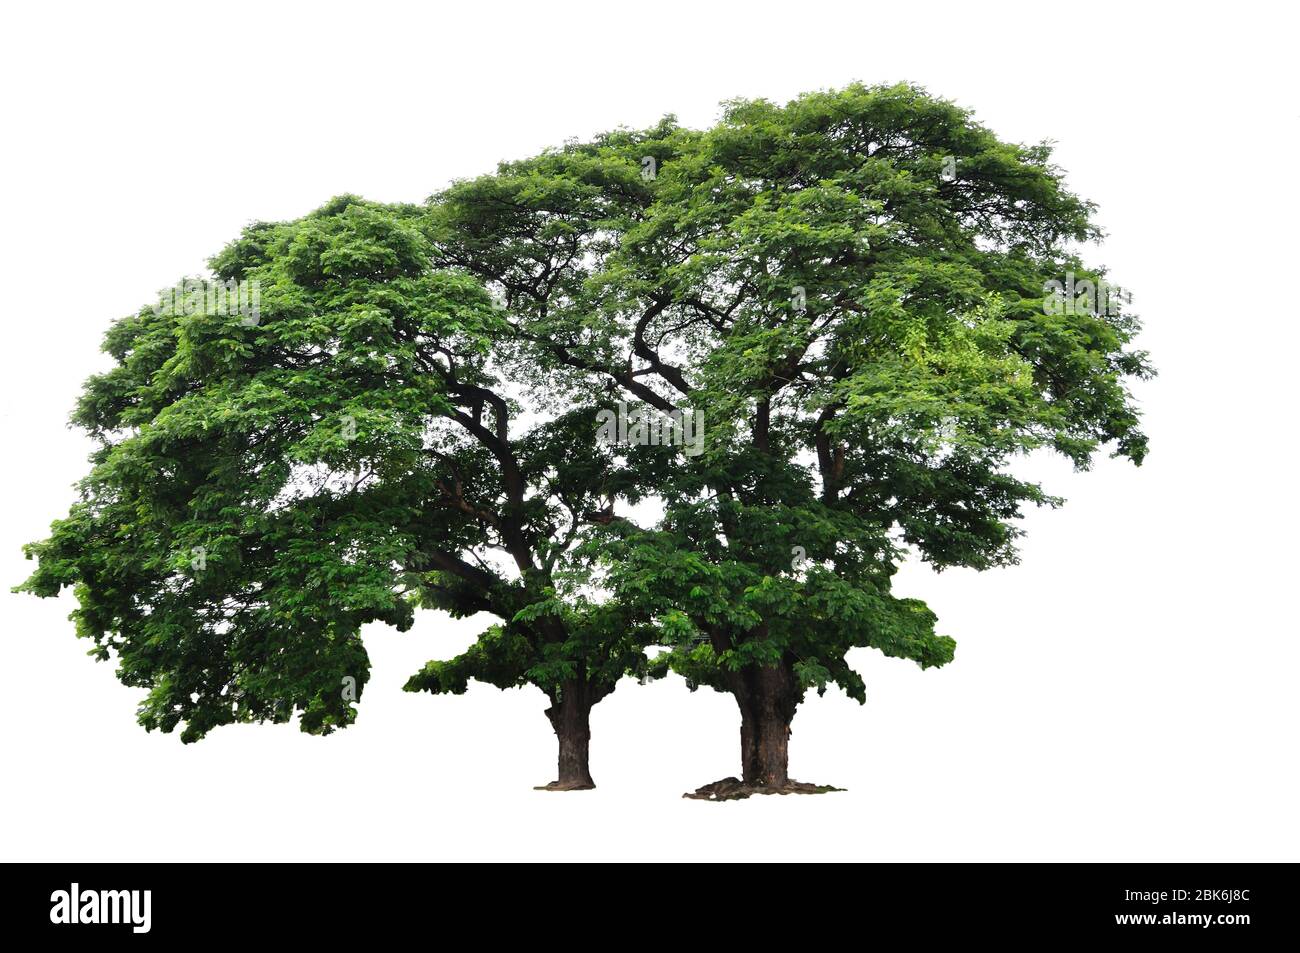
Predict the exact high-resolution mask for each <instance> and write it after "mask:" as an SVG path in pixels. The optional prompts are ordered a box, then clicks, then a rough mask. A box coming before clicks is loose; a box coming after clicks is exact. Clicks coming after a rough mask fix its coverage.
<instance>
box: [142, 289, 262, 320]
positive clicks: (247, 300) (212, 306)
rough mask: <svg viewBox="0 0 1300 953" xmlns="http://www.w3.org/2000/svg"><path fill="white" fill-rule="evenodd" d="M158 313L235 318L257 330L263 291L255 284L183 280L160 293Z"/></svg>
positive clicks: (260, 315) (260, 316)
mask: <svg viewBox="0 0 1300 953" xmlns="http://www.w3.org/2000/svg"><path fill="white" fill-rule="evenodd" d="M157 311H158V313H159V314H165V315H191V314H212V315H222V316H226V315H229V316H232V317H233V316H235V315H238V316H239V323H240V324H242V325H243V326H244V327H246V328H251V327H256V326H257V324H258V323H259V322H260V321H261V320H262V288H261V285H260V284H259V283H258V282H256V281H235V280H234V279H233V278H232V279H230V280H228V281H207V280H205V279H200V278H186V279H185V280H184V281H178V282H177V283H176V284H175V285H173V286H172V287H170V288H164V289H163V290H162V291H161V292H160V293H159V295H158V304H157Z"/></svg>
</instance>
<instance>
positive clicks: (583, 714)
mask: <svg viewBox="0 0 1300 953" xmlns="http://www.w3.org/2000/svg"><path fill="white" fill-rule="evenodd" d="M594 704H595V700H594V699H593V698H592V693H591V691H590V689H589V688H588V686H587V685H586V684H585V683H584V682H579V681H576V680H575V681H569V682H565V683H564V684H562V685H561V686H560V691H559V693H558V697H553V698H552V700H551V707H550V708H548V709H546V717H547V718H549V719H550V721H551V727H552V728H554V729H555V737H556V738H557V739H558V741H559V744H560V757H559V777H557V778H556V780H554V781H552V782H551V783H550V784H548V785H546V789H547V790H549V791H587V790H590V789H591V788H594V787H595V786H596V782H595V781H593V780H591V769H590V768H589V767H588V764H587V755H588V751H589V749H590V747H591V707H592V705H594Z"/></svg>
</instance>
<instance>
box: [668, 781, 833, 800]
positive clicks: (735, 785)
mask: <svg viewBox="0 0 1300 953" xmlns="http://www.w3.org/2000/svg"><path fill="white" fill-rule="evenodd" d="M843 790H844V788H835V787H831V786H830V785H829V784H808V783H807V782H805V781H786V782H784V783H783V784H758V783H756V782H749V781H741V780H740V779H739V778H723V779H722V780H721V781H714V782H713V783H712V784H706V785H704V787H702V788H696V789H695V790H694V791H693V792H688V793H686V794H683V795H682V797H686V798H692V799H693V800H696V801H740V800H743V799H745V798H747V797H749V796H750V795H753V794H827V793H829V792H831V791H843Z"/></svg>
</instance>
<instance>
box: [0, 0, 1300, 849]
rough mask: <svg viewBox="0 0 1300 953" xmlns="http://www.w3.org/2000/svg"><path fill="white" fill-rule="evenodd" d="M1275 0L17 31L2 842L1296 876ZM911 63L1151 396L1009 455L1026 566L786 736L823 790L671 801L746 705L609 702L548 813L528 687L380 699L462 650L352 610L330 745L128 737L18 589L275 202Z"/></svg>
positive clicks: (219, 737) (1293, 642)
mask: <svg viewBox="0 0 1300 953" xmlns="http://www.w3.org/2000/svg"><path fill="white" fill-rule="evenodd" d="M1285 6H1286V5H1285V4H1281V3H1268V4H1264V3H1261V4H1259V5H1253V4H1248V3H1233V4H1225V5H1222V8H1221V12H1212V11H1211V10H1210V9H1209V8H1208V7H1207V8H1200V7H1198V6H1197V5H1196V4H1169V5H1161V4H1155V3H1152V4H1143V3H1132V2H1130V3H1124V4H1118V5H1113V6H1112V5H1103V4H1096V3H1093V4H1084V5H1079V4H1069V5H1061V6H1060V7H1052V6H1050V5H1048V4H1044V3H1026V4H1014V5H1013V4H987V5H983V4H976V3H972V2H963V3H956V4H946V3H937V2H924V3H913V4H891V5H889V7H888V8H884V7H880V6H877V5H874V4H865V3H859V2H853V3H843V4H821V3H814V2H808V0H801V2H799V3H797V4H790V3H777V4H761V3H744V4H740V3H737V4H727V5H725V6H724V5H722V4H708V3H704V2H698V0H697V2H691V3H685V4H676V3H663V2H655V3H640V4H627V5H624V4H615V3H596V4H591V5H579V4H562V3H551V4H528V5H520V6H518V7H500V8H493V7H492V6H491V5H489V4H485V3H464V4H459V5H456V8H453V6H452V5H450V4H418V5H417V4H412V5H410V6H398V5H389V4H384V3H378V2H374V0H369V2H367V3H365V4H360V5H356V6H355V8H354V9H351V10H349V9H347V8H346V7H344V6H342V5H339V6H335V5H332V4H325V3H319V2H316V3H310V4H303V5H301V6H297V5H295V6H289V5H287V4H286V5H278V4H272V3H268V2H257V3H250V4H241V3H231V2H223V3H220V4H212V5H210V6H207V7H205V8H201V7H199V6H198V5H186V6H183V7H182V6H181V5H174V4H159V5H157V6H144V5H107V4H101V5H93V6H92V5H86V6H84V7H80V6H70V5H62V4H51V3H45V4H27V5H18V4H12V5H6V6H5V12H4V14H3V18H4V22H3V24H2V26H0V35H2V36H3V41H2V42H3V45H4V49H3V55H0V73H2V74H3V75H2V76H0V79H2V80H3V82H2V83H0V90H2V91H3V92H0V96H3V125H2V126H0V136H3V139H4V146H3V153H2V154H0V163H3V166H4V168H3V173H4V175H3V181H4V186H5V187H4V193H3V194H4V206H3V213H4V222H3V228H2V229H0V243H3V247H2V248H0V265H2V267H3V269H4V272H3V276H2V277H3V281H4V292H5V294H4V302H5V306H4V318H3V320H4V327H5V336H4V343H3V346H2V348H0V354H2V356H0V361H2V362H3V368H2V370H3V376H2V379H3V388H4V394H3V405H2V406H0V415H2V416H0V426H2V427H3V434H4V441H3V444H2V445H3V447H4V456H5V461H4V466H3V470H2V471H0V472H2V478H3V481H4V485H3V502H4V507H3V526H2V527H0V582H3V584H4V590H3V594H2V595H0V616H2V618H3V631H2V632H0V685H2V686H3V689H2V690H3V695H2V696H0V697H2V698H3V715H2V716H0V764H2V765H3V769H2V770H3V775H4V779H3V786H2V787H0V856H2V857H3V858H4V859H46V860H91V859H97V860H125V859H157V860H170V859H181V860H190V859H193V860H205V859H258V858H264V859H319V860H330V861H343V860H355V859H399V858H404V859H438V858H471V857H475V858H521V859H523V858H537V859H541V858H555V859H578V858H607V859H656V858H696V859H775V858H859V859H908V860H929V859H1024V860H1029V859H1045V860H1138V859H1142V860H1264V859H1279V860H1282V859H1285V860H1298V859H1300V821H1298V820H1297V812H1296V803H1297V795H1298V793H1300V792H1298V791H1297V781H1298V779H1300V767H1298V766H1297V742H1296V730H1297V725H1298V721H1300V719H1298V716H1300V704H1298V703H1297V692H1296V689H1295V684H1296V681H1297V678H1300V646H1298V644H1297V639H1296V622H1295V617H1294V614H1293V611H1292V605H1293V594H1294V580H1295V570H1296V565H1295V563H1296V556H1295V553H1296V548H1295V542H1296V528H1297V527H1296V513H1295V498H1294V495H1293V491H1294V488H1295V481H1296V471H1295V463H1296V454H1295V434H1296V425H1295V415H1294V413H1293V407H1294V403H1295V401H1294V382H1295V380H1296V366H1297V351H1296V345H1297V333H1296V318H1297V307H1296V276H1295V267H1296V259H1295V252H1296V244H1297V243H1296V238H1295V229H1296V223H1297V215H1296V212H1297V208H1296V205H1297V201H1296V194H1297V182H1298V181H1300V173H1298V172H1297V162H1300V151H1298V150H1300V101H1297V97H1296V95H1295V94H1296V92H1297V89H1298V88H1300V85H1298V84H1297V83H1296V79H1297V70H1296V68H1295V50H1294V46H1293V44H1294V42H1295V37H1296V29H1295V28H1296V23H1295V22H1294V21H1291V22H1284V17H1285V16H1286V14H1285V13H1284V12H1283V11H1284V7H1285ZM854 79H862V80H864V81H867V82H893V81H897V80H911V81H915V82H919V83H921V84H923V85H924V86H926V87H927V88H928V89H929V90H930V91H931V92H932V93H935V94H938V95H942V96H946V97H949V98H952V99H954V100H956V101H957V102H959V103H960V104H962V105H966V106H971V107H974V108H975V109H976V111H977V116H978V118H979V119H981V120H982V121H983V122H985V123H987V124H988V125H989V126H991V128H992V129H993V130H994V131H996V132H997V133H998V134H999V135H1000V136H1002V137H1003V138H1008V139H1012V140H1017V141H1024V142H1034V141H1038V140H1040V139H1043V138H1049V139H1053V140H1055V141H1056V142H1057V143H1058V151H1057V154H1056V160H1057V162H1058V163H1059V164H1060V165H1061V166H1063V167H1064V168H1065V169H1067V170H1068V173H1069V178H1068V181H1069V183H1070V185H1071V187H1072V188H1073V189H1075V190H1076V191H1077V192H1079V193H1081V194H1082V195H1084V196H1085V197H1088V198H1091V199H1093V200H1095V201H1096V202H1098V203H1099V205H1100V221H1101V224H1102V225H1103V227H1105V228H1106V229H1107V231H1108V232H1109V236H1110V237H1109V238H1108V239H1107V240H1106V242H1105V243H1104V245H1103V246H1102V247H1101V248H1100V249H1098V250H1096V251H1095V252H1094V253H1091V255H1090V257H1091V258H1092V259H1093V260H1096V261H1101V262H1104V263H1105V264H1107V265H1109V266H1110V267H1111V269H1112V273H1113V276H1114V277H1115V279H1116V280H1118V281H1119V282H1120V283H1121V284H1123V285H1124V286H1125V287H1129V288H1132V289H1133V291H1134V294H1135V301H1134V303H1135V307H1136V309H1137V310H1138V311H1139V312H1140V313H1141V314H1142V316H1143V318H1144V320H1145V322H1146V325H1147V331H1146V332H1145V334H1144V335H1143V338H1142V340H1141V341H1140V344H1141V345H1142V346H1144V347H1146V348H1148V349H1150V350H1151V352H1152V353H1153V356H1154V359H1155V362H1156V364H1157V366H1158V367H1159V369H1160V372H1161V375H1160V377H1159V378H1158V379H1157V380H1155V381H1154V382H1152V383H1150V384H1148V385H1143V386H1141V387H1140V388H1139V391H1138V393H1139V396H1140V399H1141V402H1142V405H1143V407H1144V409H1145V413H1146V424H1147V429H1148V431H1149V432H1150V434H1151V437H1152V452H1151V456H1150V459H1149V461H1148V463H1147V464H1146V465H1145V466H1143V467H1141V468H1140V469H1135V468H1133V467H1132V466H1131V465H1129V464H1126V463H1118V462H1112V461H1105V462H1103V463H1101V464H1100V465H1098V466H1097V467H1096V468H1095V470H1094V471H1093V472H1091V473H1088V474H1077V475H1076V474H1073V473H1071V472H1070V471H1069V469H1068V467H1066V466H1064V465H1060V464H1056V463H1053V462H1050V461H1037V460H1035V461H1029V462H1028V463H1027V465H1026V472H1035V473H1038V474H1041V475H1042V476H1044V477H1045V478H1046V479H1047V481H1048V488H1049V489H1050V490H1052V491H1054V492H1056V493H1059V494H1061V495H1064V496H1066V497H1068V498H1069V501H1070V502H1069V503H1068V505H1067V506H1066V507H1065V508H1064V509H1063V510H1059V511H1056V512H1051V511H1045V512H1041V513H1035V514H1032V515H1031V516H1030V517H1029V518H1028V519H1027V520H1026V521H1025V526H1026V528H1027V530H1028V531H1029V536H1028V539H1027V541H1026V543H1025V545H1024V547H1023V554H1024V558H1023V563H1022V564H1021V565H1020V566H1019V567H1016V568H1012V569H1005V570H1000V571H994V572H988V573H983V574H980V573H974V572H948V573H944V574H943V575H934V574H933V573H931V572H929V571H928V570H927V569H925V568H924V567H921V566H908V567H907V568H906V569H905V570H904V572H903V573H902V577H901V579H900V581H899V586H898V590H899V592H900V593H902V594H910V595H917V596H920V597H922V598H925V599H927V600H928V601H929V602H930V604H931V605H932V606H933V607H934V608H935V610H936V611H937V612H938V613H939V616H940V620H941V623H942V625H941V631H943V632H945V633H947V634H951V635H953V636H954V637H956V639H957V642H958V650H957V659H956V661H955V662H954V663H953V664H952V665H950V666H948V667H947V668H945V669H941V670H937V671H928V672H921V671H920V670H919V669H918V668H916V667H915V666H914V665H912V664H911V663H907V662H902V661H894V660H889V659H885V658H883V657H882V656H879V655H878V654H875V653H872V652H868V651H861V650H859V653H858V655H857V657H856V658H855V659H854V660H855V662H856V663H857V664H858V665H859V667H860V669H861V670H862V671H863V672H864V674H865V676H866V679H867V683H868V702H867V705H866V706H865V707H860V706H858V705H857V704H855V703H853V702H851V701H849V700H848V699H846V698H845V697H844V696H843V695H842V694H839V693H836V692H832V693H830V694H828V695H827V696H826V697H825V698H822V699H818V698H816V697H815V696H814V697H812V698H811V699H810V701H809V702H807V703H806V704H805V705H804V706H803V708H802V709H801V710H800V714H799V715H798V717H797V718H796V719H795V723H794V736H793V739H792V754H791V771H792V774H793V776H795V777H797V778H800V779H803V780H808V781H816V782H822V783H834V784H838V785H840V786H843V787H846V788H848V789H849V790H848V791H847V793H841V794H834V795H828V796H825V797H816V798H796V797H786V798H776V797H773V798H754V799H750V800H748V801H742V802H736V803H728V804H720V805H719V804H708V803H700V802H694V801H684V800H681V799H680V798H679V795H680V794H681V792H683V791H685V790H687V789H689V788H693V787H695V786H697V785H699V784H702V783H705V782H708V781H712V780H714V779H716V778H719V777H722V776H724V775H727V774H734V773H736V771H737V770H738V767H739V765H738V763H737V761H738V758H737V747H738V744H737V724H738V721H737V715H736V711H735V707H734V704H733V703H732V702H731V700H730V699H729V698H727V697H725V696H721V695H715V694H712V693H708V692H699V693H696V694H690V693H688V692H687V691H686V689H685V687H684V685H683V683H682V682H681V681H680V679H677V678H672V679H669V680H667V681H665V682H661V683H658V684H656V685H653V686H650V687H647V688H638V687H637V686H636V685H635V684H634V683H630V682H628V683H625V684H624V685H623V686H621V687H620V688H619V690H618V691H617V692H616V693H615V694H614V695H613V696H611V697H610V698H609V699H607V700H606V701H604V702H603V703H601V704H600V705H599V706H598V707H597V708H596V710H595V714H594V717H593V733H594V738H593V754H592V771H593V774H594V776H595V778H596V781H597V783H598V784H599V785H600V787H599V789H598V790H596V791H594V792H582V793H572V794H552V793H542V792H536V791H533V790H532V789H531V785H533V784H538V783H544V782H546V781H549V780H551V778H552V777H553V776H554V775H553V772H554V769H555V765H554V756H555V748H554V738H553V735H552V734H551V732H550V728H549V725H548V724H547V722H546V720H545V718H544V717H543V715H542V709H543V708H544V707H545V704H544V702H543V699H542V696H541V695H540V693H538V692H536V691H535V690H532V689H527V690H521V691H513V692H505V693H503V692H499V691H497V690H496V689H494V688H491V687H488V686H475V687H473V688H472V689H471V691H470V692H469V694H468V695H467V696H465V697H460V698H455V697H451V698H433V697H431V696H428V695H411V694H406V693H403V692H401V691H400V686H401V684H402V682H403V681H404V680H405V679H406V677H407V676H408V675H410V674H411V673H412V672H413V671H415V670H416V669H417V668H418V667H419V666H420V665H422V664H423V663H424V661H425V660H427V659H428V658H431V657H447V656H450V655H451V654H453V653H455V652H457V651H458V650H460V649H461V648H463V647H464V646H465V645H466V644H467V643H468V641H469V639H470V637H471V636H472V634H473V632H474V631H476V628H477V627H476V626H474V625H471V624H469V623H452V622H451V621H449V620H447V619H445V618H441V617H438V616H435V615H432V614H430V615H429V616H428V617H426V618H423V619H422V620H421V621H420V622H419V623H418V624H417V627H416V628H415V629H414V630H412V631H411V632H409V633H407V634H404V635H402V634H398V633H395V632H393V631H391V630H387V629H385V628H383V627H382V626H375V627H372V628H370V629H367V630H366V633H365V638H366V644H367V647H368V648H369V650H370V653H371V658H372V660H373V664H374V669H373V677H372V681H371V683H370V685H369V687H368V688H367V690H366V693H365V697H364V700H363V702H362V705H361V717H360V719H359V721H358V723H357V724H356V725H355V726H354V727H353V728H351V729H349V730H347V731H345V732H341V733H338V734H335V735H333V736H330V737H328V738H323V739H322V738H312V737H309V736H306V735H303V734H301V733H300V732H299V731H298V730H297V728H296V726H257V725H252V726H238V727H228V728H222V729H218V730H217V731H216V732H214V733H213V734H212V735H211V736H210V737H209V738H208V739H207V740H205V741H203V742H201V743H199V744H197V745H189V746H182V745H181V744H180V741H179V740H178V737H177V736H176V735H160V734H156V733H155V734H147V733H145V732H144V731H143V730H142V729H140V728H139V727H137V725H136V724H135V720H134V707H135V704H136V702H137V699H138V697H139V694H140V693H139V692H138V691H136V690H132V689H127V688H124V687H122V686H121V685H120V684H118V683H117V681H116V680H115V679H114V677H113V674H112V670H111V667H110V666H109V665H104V664H97V663H94V662H92V661H91V660H90V659H88V658H87V657H86V656H85V655H84V653H85V651H86V649H87V647H88V646H87V645H86V644H85V643H82V642H79V641H78V640H76V639H75V638H74V637H73V634H72V627H71V624H70V623H69V622H68V621H67V620H66V616H67V614H68V612H69V611H70V610H71V608H72V602H71V596H70V595H68V594H65V595H64V596H63V597H62V598H60V599H59V600H37V599H34V598H33V597H31V596H17V595H12V594H10V593H9V592H8V587H9V586H10V585H13V584H15V583H17V582H20V581H21V580H22V579H23V578H24V577H25V576H26V574H27V572H28V571H29V570H30V568H31V564H29V563H25V562H24V561H23V559H22V556H21V553H20V552H19V545H20V544H21V543H22V542H25V541H28V540H32V539H37V538H41V537H43V536H44V535H45V534H46V531H47V528H48V524H49V521H50V520H51V519H52V518H54V517H56V516H61V515H62V514H63V513H64V512H65V511H66V509H67V506H68V504H69V503H71V502H72V500H73V496H74V495H73V491H72V483H73V482H74V481H75V480H76V479H77V478H78V477H80V476H81V475H82V474H83V473H84V471H85V469H86V464H85V456H86V454H87V453H88V451H89V449H90V445H89V442H88V441H87V440H86V439H85V438H84V437H83V436H82V435H81V434H79V433H77V432H75V431H71V430H68V429H66V427H65V421H66V418H67V414H68V413H69V411H70V409H71V407H72V404H73V401H74V399H75V396H76V394H77V392H78V389H79V387H80V384H81V382H82V380H84V378H85V377H86V376H87V375H88V374H90V373H92V372H94V371H96V370H100V369H103V368H105V367H106V357H105V356H104V355H102V354H100V353H99V350H98V346H99V342H100V337H101V335H102V333H103V330H104V329H105V327H106V326H107V325H108V323H109V321H110V320H111V319H113V318H115V317H117V316H120V315H123V314H126V313H128V312H132V311H134V310H135V309H136V308H137V307H138V306H140V305H141V304H143V303H146V302H148V301H150V300H152V299H153V296H154V292H155V290H156V289H158V288H160V287H163V286H165V285H168V284H170V283H172V282H174V281H175V280H176V279H177V278H179V277H182V276H184V275H187V274H196V273H198V272H200V270H201V269H202V267H203V263H204V261H205V259H206V258H207V256H208V255H210V254H212V253H213V252H215V251H217V250H218V249H220V248H221V247H222V246H223V245H224V244H225V243H226V242H227V241H228V240H230V239H231V238H233V237H234V236H235V235H236V234H237V233H238V231H239V229H240V228H241V227H242V226H243V225H244V224H246V223H247V222H249V221H251V220H254V219H265V220H274V219H283V218H290V217H295V216H298V215H301V214H303V213H306V212H308V211H310V210H311V209H313V208H315V207H316V206H318V205H320V204H321V203H323V202H324V201H325V200H326V199H328V198H329V197H330V196H332V195H335V194H338V193H341V192H345V191H351V192H356V193H360V194H362V195H364V196H367V197H369V198H373V199H378V200H394V201H396V200H405V201H418V200H421V199H423V198H424V197H425V196H427V195H428V194H429V193H430V192H432V191H434V190H436V189H438V188H440V187H442V186H443V185H445V184H446V183H447V182H449V181H450V180H451V179H453V178H455V177H462V176H470V175H475V174H478V173H482V172H486V171H490V170H491V169H492V167H493V165H494V163H495V162H496V161H497V160H499V159H504V158H515V157H522V156H526V155H530V154H532V153H534V152H536V151H537V150H539V149H541V148H543V147H545V146H548V145H556V144H559V143H561V142H562V141H563V140H564V139H565V138H566V137H569V136H579V137H581V136H587V135H590V134H592V133H595V132H597V131H599V130H603V129H607V128H611V127H614V126H618V125H628V126H643V125H647V124H650V123H653V122H654V121H655V120H656V119H657V118H658V117H659V116H660V115H661V114H662V113H665V112H674V113H676V114H677V115H678V117H679V118H680V119H681V121H683V122H685V123H687V124H691V125H697V126H703V125H707V124H709V123H711V122H712V121H713V120H714V119H715V118H716V116H717V103H718V102H719V101H720V100H722V99H726V98H730V97H734V96H747V97H755V96H766V97H768V98H772V99H776V100H779V101H785V100H787V99H789V98H790V97H792V96H794V95H796V94H798V93H800V92H802V91H806V90H811V89H816V88H823V87H828V86H837V85H843V84H845V83H847V82H850V81H852V80H854Z"/></svg>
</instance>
